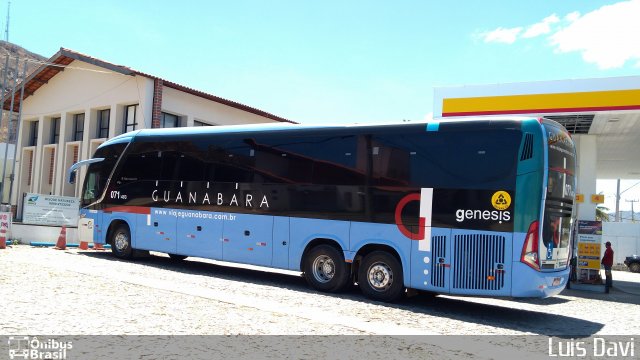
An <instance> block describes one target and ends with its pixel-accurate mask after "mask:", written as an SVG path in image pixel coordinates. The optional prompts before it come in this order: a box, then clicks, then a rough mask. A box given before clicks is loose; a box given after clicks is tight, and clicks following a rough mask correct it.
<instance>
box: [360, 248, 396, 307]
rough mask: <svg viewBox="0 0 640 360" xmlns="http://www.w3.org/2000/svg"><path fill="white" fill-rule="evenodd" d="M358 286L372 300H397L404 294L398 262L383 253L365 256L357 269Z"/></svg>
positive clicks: (376, 252) (377, 252)
mask: <svg viewBox="0 0 640 360" xmlns="http://www.w3.org/2000/svg"><path fill="white" fill-rule="evenodd" d="M358 286H359V287H360V290H361V291H362V293H363V294H364V295H365V296H367V297H368V298H370V299H372V300H377V301H383V302H392V301H395V300H398V299H399V298H400V296H402V294H403V293H404V284H403V277H402V266H401V265H400V262H399V261H398V259H396V257H395V256H393V255H391V254H389V253H388V252H385V251H374V252H372V253H370V254H368V255H366V256H365V257H364V259H363V260H362V263H361V264H360V267H359V269H358Z"/></svg>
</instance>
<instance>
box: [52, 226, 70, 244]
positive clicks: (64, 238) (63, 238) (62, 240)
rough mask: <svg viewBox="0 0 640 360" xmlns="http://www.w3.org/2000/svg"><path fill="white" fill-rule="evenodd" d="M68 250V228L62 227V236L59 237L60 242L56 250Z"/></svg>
mask: <svg viewBox="0 0 640 360" xmlns="http://www.w3.org/2000/svg"><path fill="white" fill-rule="evenodd" d="M66 248H67V228H66V227H65V226H64V225H62V230H60V236H58V242H57V243H56V246H55V247H54V249H56V250H65V249H66Z"/></svg>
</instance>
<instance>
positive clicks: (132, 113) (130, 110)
mask: <svg viewBox="0 0 640 360" xmlns="http://www.w3.org/2000/svg"><path fill="white" fill-rule="evenodd" d="M137 115H138V105H137V104H136V105H129V106H127V107H125V109H124V132H129V131H133V130H135V129H136V128H137V126H138V119H137Z"/></svg>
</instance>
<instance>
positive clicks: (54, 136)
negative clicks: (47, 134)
mask: <svg viewBox="0 0 640 360" xmlns="http://www.w3.org/2000/svg"><path fill="white" fill-rule="evenodd" d="M58 140H60V118H53V119H51V142H50V143H51V144H57V143H58Z"/></svg>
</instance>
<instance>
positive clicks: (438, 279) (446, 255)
mask: <svg viewBox="0 0 640 360" xmlns="http://www.w3.org/2000/svg"><path fill="white" fill-rule="evenodd" d="M423 241H425V242H426V241H430V246H425V245H427V244H426V243H422V242H423ZM411 246H412V248H411V253H412V254H413V255H412V266H411V268H412V276H411V287H413V288H416V289H426V290H430V291H434V292H441V293H447V292H449V283H450V280H449V278H450V273H451V229H442V228H432V229H431V239H430V240H419V241H412V242H411Z"/></svg>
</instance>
